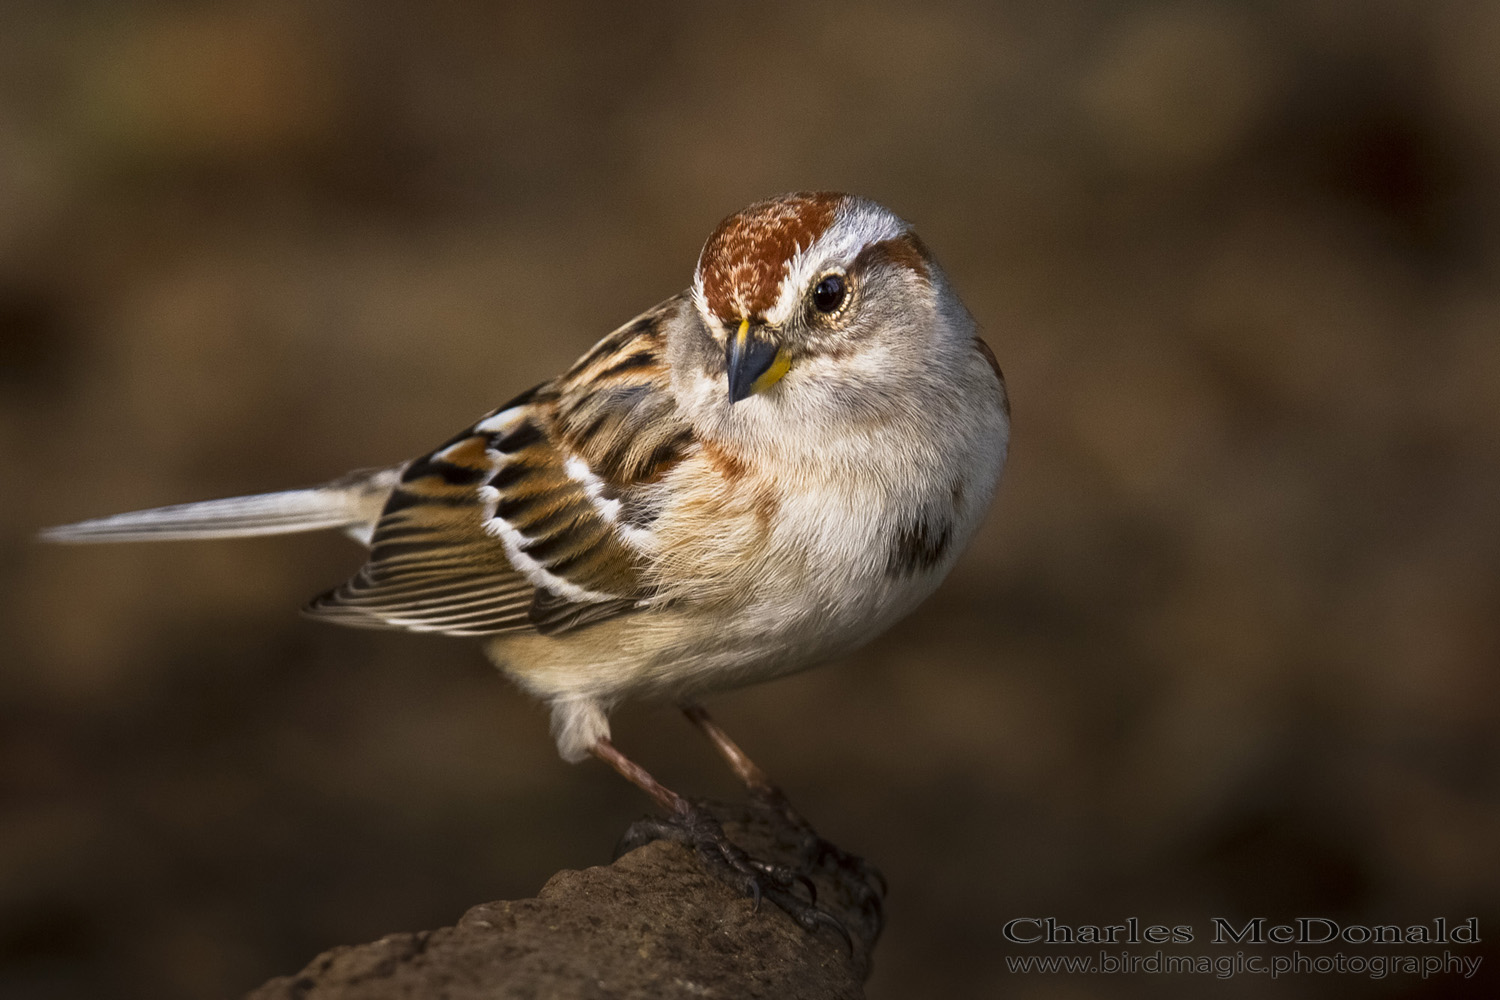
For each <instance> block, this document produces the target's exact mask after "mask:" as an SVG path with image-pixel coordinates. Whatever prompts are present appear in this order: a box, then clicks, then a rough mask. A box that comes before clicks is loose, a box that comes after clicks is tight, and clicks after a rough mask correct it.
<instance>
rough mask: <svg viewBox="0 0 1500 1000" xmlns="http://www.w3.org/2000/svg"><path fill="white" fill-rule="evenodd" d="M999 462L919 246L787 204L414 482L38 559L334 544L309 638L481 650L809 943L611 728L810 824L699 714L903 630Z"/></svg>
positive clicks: (763, 207)
mask: <svg viewBox="0 0 1500 1000" xmlns="http://www.w3.org/2000/svg"><path fill="white" fill-rule="evenodd" d="M1008 435H1009V405H1008V403H1007V399H1006V392H1005V383H1004V380H1003V378H1002V376H1001V374H1000V368H999V366H998V365H997V364H996V362H995V357H994V355H993V354H992V353H991V352H990V350H989V348H988V347H987V346H986V345H985V344H984V342H983V341H982V340H980V339H979V337H978V336H977V335H976V331H975V324H974V320H973V318H972V317H971V316H970V315H969V313H968V311H967V310H966V309H965V308H964V306H963V304H962V303H961V302H960V301H959V299H958V296H957V295H956V294H955V293H954V291H953V289H952V287H951V286H950V285H949V283H948V280H947V278H946V277H945V275H944V274H943V272H942V270H941V269H939V267H938V265H937V263H936V262H935V261H934V260H933V258H932V256H931V254H930V253H929V252H928V250H927V248H926V247H925V246H924V245H923V244H922V242H921V241H920V240H919V239H918V238H917V236H916V234H915V233H914V232H912V230H911V227H910V226H908V225H907V223H905V222H903V221H902V220H901V219H899V218H897V217H896V216H895V215H894V214H892V213H891V212H890V211H888V210H886V209H885V208H882V207H881V206H879V205H877V204H875V203H874V202H871V201H867V200H865V199H862V198H857V197H853V196H850V195H846V194H837V193H827V192H818V193H797V194H788V195H783V196H781V197H777V198H772V199H770V200H768V201H762V202H758V203H756V204H754V205H751V206H749V207H748V208H746V209H744V210H743V211H740V212H737V213H735V214H734V215H731V216H730V217H729V218H727V219H725V220H724V221H723V222H722V223H720V224H719V226H718V228H717V229H715V230H714V231H713V234H712V235H710V236H709V238H708V242H707V243H705V244H704V247H703V250H702V252H701V254H700V255H699V257H698V266H697V269H696V271H695V273H694V275H693V283H692V287H691V288H689V289H688V290H687V291H684V292H682V293H681V294H678V295H674V296H673V297H671V298H669V299H667V300H666V301H665V302H663V303H661V304H660V305H658V306H656V307H654V308H653V309H651V310H649V311H647V312H645V313H643V314H642V315H641V316H639V317H637V318H636V319H634V320H632V321H630V322H629V323H627V324H626V325H625V326H623V327H621V328H620V329H618V330H616V331H615V332H614V333H611V334H610V335H609V336H607V337H605V338H604V339H603V340H601V341H600V342H599V343H598V344H596V345H595V346H594V347H593V349H591V350H590V351H589V352H588V353H587V354H585V355H584V356H583V357H582V358H581V359H579V361H578V362H577V363H576V364H575V365H574V366H573V367H572V368H571V369H569V370H568V371H567V372H565V373H563V374H562V375H560V376H558V377H557V378H554V379H552V380H551V381H549V382H545V383H543V384H542V385H539V386H537V387H535V388H533V389H530V390H528V391H526V392H524V393H522V394H521V395H520V396H518V397H516V398H515V399H513V400H511V401H510V402H509V403H507V404H505V405H504V406H502V407H500V408H499V409H498V410H495V411H494V412H492V413H490V414H489V415H487V416H485V417H484V418H482V419H481V420H479V421H478V422H477V423H475V424H474V425H473V426H471V427H469V428H468V429H466V430H464V431H463V432H461V433H460V434H458V435H457V436H456V437H454V438H452V439H451V440H449V441H448V442H447V443H445V444H443V445H442V446H441V447H439V448H437V449H436V450H435V451H433V452H431V453H429V454H427V455H424V456H422V457H421V458H417V459H414V460H412V461H409V462H404V463H401V464H399V465H395V466H392V467H390V468H384V469H376V470H366V471H360V472H355V473H351V474H350V475H347V476H345V477H343V478H341V479H338V480H335V481H333V482H331V483H327V484H325V485H323V486H317V487H313V488H311V489H301V490H290V491H286V492H280V493H268V494H262V495H259V496H249V497H237V498H231V499H225V500H210V501H207V502H203V503H190V504H181V505H177V506H172V507H162V508H158V509H155V510H146V511H140V512H136V513H128V514H118V515H115V516H113V517H105V518H100V519H98V520H91V521H83V522H81V523H78V524H73V525H68V526H65V527H59V528H52V529H49V530H47V531H45V532H44V533H43V537H45V538H47V539H50V540H52V541H58V542H105V541H124V540H164V539H184V538H221V537H228V536H238V535H261V534H282V533H290V532H298V531H312V530H318V529H324V528H337V529H341V530H343V531H344V532H346V533H348V534H349V535H351V536H353V537H354V538H356V539H358V540H359V541H361V542H363V543H364V544H366V545H368V546H369V550H370V551H369V557H368V560H367V561H366V563H365V565H364V566H363V568H362V569H360V571H359V572H358V573H357V574H356V575H355V576H354V578H353V579H351V580H350V581H349V582H347V583H345V584H344V585H343V586H341V587H338V588H337V589H335V590H332V591H330V592H329V593H327V594H324V595H323V596H321V597H319V598H317V599H316V600H314V601H313V602H312V603H311V604H310V605H309V606H308V607H307V613H308V614H310V615H312V616H314V617H317V618H323V619H326V620H329V621H333V622H339V623H341V624H345V625H354V626H359V627H364V628H392V629H408V630H411V631H416V632H439V633H443V634H446V635H453V636H465V637H468V636H472V637H475V638H478V639H480V640H481V641H482V642H483V643H484V647H485V650H486V652H487V653H488V654H489V656H490V658H491V659H492V660H493V661H494V662H495V664H496V665H497V666H498V667H499V668H500V670H501V671H503V672H504V673H505V674H507V675H508V676H509V677H511V678H512V679H513V680H514V681H515V682H516V683H517V684H519V685H520V686H521V687H523V688H524V689H526V690H527V691H529V692H531V693H532V694H533V695H535V696H537V697H538V698H541V699H543V700H545V701H546V702H547V703H548V704H549V705H550V706H551V709H552V729H553V734H554V735H555V737H556V739H557V747H558V750H559V751H560V752H561V754H562V756H563V757H564V758H565V759H566V760H569V761H578V760H582V759H583V758H584V757H586V756H588V755H590V754H592V755H594V756H595V757H598V758H599V759H601V760H603V761H605V762H606V763H608V764H610V765H611V766H612V767H614V768H615V769H616V770H617V771H619V772H620V773H621V774H622V775H624V776H625V777H626V778H628V779H629V780H630V781H632V782H634V783H635V784H636V785H638V786H639V787H640V788H642V789H643V790H645V791H646V792H647V793H648V794H649V795H651V797H652V798H654V799H655V800H656V801H657V802H658V803H659V804H660V805H661V806H662V807H663V808H665V809H666V810H667V811H668V813H669V815H670V816H671V817H672V819H671V820H670V821H669V823H671V824H674V825H675V829H676V832H677V835H679V836H682V837H683V838H684V839H687V840H689V841H690V842H692V843H693V844H694V845H695V846H697V847H698V849H699V851H700V853H701V854H702V855H703V856H704V857H705V858H706V859H707V860H709V861H710V862H712V863H713V865H714V866H715V867H716V869H717V870H718V871H720V873H721V874H723V875H725V876H726V877H728V878H729V879H730V880H731V881H733V882H735V883H736V884H737V885H739V886H740V887H741V888H742V889H744V890H745V891H747V892H751V893H753V894H755V895H756V896H757V898H759V896H760V895H761V894H762V893H765V894H766V895H768V896H769V897H770V898H772V899H773V900H774V901H775V902H777V903H778V904H779V905H781V906H782V907H783V908H784V909H786V910H787V911H788V912H789V913H791V914H792V915H793V916H794V917H796V918H797V919H798V920H799V922H801V923H802V924H803V925H804V926H806V927H809V928H811V927H814V926H816V925H817V924H819V923H825V924H826V923H829V922H831V918H828V917H827V915H826V914H824V913H823V912H822V911H821V910H818V909H817V908H816V907H815V906H813V905H810V904H808V903H804V902H802V900H801V899H800V897H797V896H795V895H794V894H793V893H791V892H790V884H791V881H793V880H794V879H795V878H796V876H795V875H789V873H787V872H786V871H785V870H778V869H776V868H774V867H773V866H769V865H764V864H761V863H759V862H756V861H754V860H753V859H750V858H748V856H746V855H745V854H744V852H742V851H740V850H739V849H738V848H737V847H735V846H734V845H733V844H731V843H729V842H728V841H727V839H725V837H724V835H723V832H722V830H720V829H719V828H718V826H717V824H716V823H714V822H713V820H712V819H711V818H710V817H708V816H707V815H706V813H704V812H703V810H702V809H701V808H700V807H698V806H696V805H694V804H692V803H690V802H689V801H688V800H686V799H684V798H683V797H682V796H680V795H678V794H677V793H675V792H673V791H671V790H669V789H667V788H665V787H663V786H662V785H661V784H660V783H658V782H657V781H655V780H654V779H653V778H652V777H651V776H650V775H649V774H648V773H647V772H646V771H645V770H643V769H642V768H641V767H639V766H638V765H636V764H635V763H634V762H632V761H630V760H629V759H628V758H626V757H625V756H624V755H623V754H621V753H620V751H619V750H617V749H616V748H615V746H614V745H613V744H612V743H611V742H610V730H609V712H610V710H611V709H612V708H613V707H614V706H615V705H617V704H618V703H619V702H621V701H622V700H624V699H627V698H636V697H659V698H669V699H674V700H676V701H677V702H679V703H680V704H682V705H683V706H684V708H685V710H686V712H687V715H688V717H689V718H690V719H692V720H693V721H694V722H695V723H696V724H697V725H698V726H699V727H700V728H701V729H703V731H704V732H705V733H706V734H707V735H708V736H709V738H710V739H711V740H712V742H713V743H714V745H715V746H716V747H717V748H718V750H719V751H720V752H721V753H722V754H723V755H724V756H725V758H726V759H727V760H728V761H729V763H730V764H731V766H732V767H733V768H734V769H735V771H736V773H737V774H738V775H739V776H740V778H741V779H742V780H743V781H744V782H745V783H746V784H747V785H748V786H749V787H750V788H751V790H752V791H753V792H754V793H756V794H757V795H758V796H761V797H763V798H769V799H770V800H772V801H773V802H775V803H776V804H777V806H778V808H779V809H780V811H781V812H782V814H783V815H784V816H787V817H790V818H792V819H794V820H795V821H797V822H801V821H800V819H798V818H796V816H795V813H793V812H792V811H791V809H790V807H789V806H786V804H785V800H784V799H782V798H781V797H780V794H779V793H778V792H777V791H776V790H775V789H774V787H773V786H772V785H771V783H770V781H769V780H768V779H767V778H766V776H765V775H764V774H763V773H762V772H761V771H760V770H759V769H758V768H756V767H755V765H754V764H753V763H751V762H750V760H749V759H748V758H747V757H746V756H745V755H744V754H743V753H742V752H741V751H740V750H739V748H738V747H736V746H735V745H734V744H733V742H731V741H730V740H729V738H728V737H727V736H726V735H725V734H724V733H723V731H722V730H720V729H719V728H718V727H717V726H716V725H715V724H714V723H713V722H712V720H710V719H709V718H708V716H707V714H706V713H704V711H703V710H702V708H701V707H699V706H698V704H697V701H696V700H697V699H698V698H700V697H701V696H703V695H704V694H706V693H709V692H713V691H716V690H720V689H723V688H728V687H733V686H737V685H742V684H748V683H753V682H756V681H763V680H767V679H769V678H772V677H777V676H780V675H783V674H787V673H791V672H793V671H797V670H801V669H803V668H805V667H808V666H811V665H813V664H815V663H817V662H818V661H820V660H824V659H827V658H828V657H831V656H834V655H836V654H838V653H841V652H844V651H846V650H850V649H853V648H855V647H856V646H859V645H860V644H861V643H864V642H866V641H867V640H869V639H870V638H871V637H873V636H874V635H876V634H877V633H879V632H880V631H882V630H883V629H885V628H886V627H887V626H889V625H890V624H891V623H892V622H894V621H895V620H896V619H898V618H900V617H901V616H902V615H903V614H905V613H906V612H908V611H910V610H911V609H912V608H913V607H914V606H915V605H916V604H917V603H918V602H919V601H921V600H922V599H923V598H925V597H926V596H927V595H928V594H929V593H931V592H932V590H933V589H934V588H935V587H936V586H937V584H938V582H939V581H940V580H941V579H942V578H943V576H944V575H945V574H946V573H947V572H948V569H949V568H950V567H951V566H952V565H953V562H954V560H955V558H956V557H957V555H958V553H959V551H960V550H961V549H962V548H963V546H964V544H965V543H966V542H967V541H968V539H969V537H970V536H971V535H972V534H973V532H974V530H975V528H976V527H977V525H978V524H979V521H980V518H981V517H982V515H983V514H984V512H985V509H986V507H987V506H988V505H989V502H990V499H991V496H992V494H993V492H994V489H995V485H996V482H997V480H998V478H999V475H1000V470H1001V466H1002V464H1003V463H1004V460H1005V452H1006V444H1007V439H1008ZM684 831H685V832H684ZM657 832H660V831H657ZM834 850H836V849H832V848H831V846H828V845H826V844H825V845H824V849H823V852H822V853H823V856H825V857H826V856H827V855H828V853H829V852H830V851H834ZM850 857H851V856H843V857H842V858H840V860H843V861H848V860H849V858H850Z"/></svg>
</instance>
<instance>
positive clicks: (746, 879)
mask: <svg viewBox="0 0 1500 1000" xmlns="http://www.w3.org/2000/svg"><path fill="white" fill-rule="evenodd" d="M653 840H670V841H674V842H676V843H679V844H685V845H687V846H688V847H691V848H693V850H694V851H696V852H697V854H698V857H699V858H701V859H702V860H703V863H704V866H705V867H707V868H708V870H709V871H710V872H712V873H713V874H714V876H715V877H717V878H718V879H719V880H720V881H721V882H724V883H725V884H726V885H729V886H730V887H731V888H733V889H735V890H737V891H739V892H741V893H743V894H744V895H746V896H749V897H750V898H751V899H752V900H754V901H755V907H756V909H759V908H760V902H761V900H762V899H769V900H770V901H771V902H772V903H774V904H776V906H777V907H778V908H779V909H781V910H782V911H783V912H785V913H786V914H787V916H789V917H791V918H792V920H794V921H795V922H796V923H797V924H798V926H800V927H802V928H803V929H804V930H807V931H813V932H815V931H817V930H818V929H819V928H820V927H826V928H828V929H829V930H831V931H833V932H834V933H835V934H837V935H838V936H839V937H840V938H841V939H842V940H843V942H844V946H845V948H846V949H848V951H849V954H850V955H851V956H852V955H853V953H854V940H853V938H851V937H850V935H849V930H848V928H847V927H845V926H844V923H843V921H841V920H839V919H838V918H837V917H835V916H833V915H832V914H831V913H829V912H828V911H827V910H824V909H821V908H819V906H818V890H817V888H816V887H815V886H814V885H813V882H812V879H810V878H808V876H807V875H806V874H804V873H803V872H800V871H798V870H796V869H793V868H790V867H788V866H786V865H780V864H775V863H772V862H768V861H762V860H759V859H757V858H754V857H751V856H750V854H749V853H747V852H746V851H745V850H744V849H743V848H741V847H740V846H739V845H738V844H736V843H734V841H732V840H730V839H729V837H728V835H727V834H725V832H724V827H723V826H722V825H720V823H719V821H718V820H717V819H715V818H714V816H713V815H712V814H711V813H709V811H708V810H707V809H706V808H704V807H703V806H702V805H701V804H699V803H685V807H684V808H682V809H680V810H678V811H676V812H675V813H674V814H672V815H670V816H669V817H666V818H662V817H655V816H648V817H646V818H644V819H640V820H637V821H636V822H634V823H632V824H631V825H630V828H629V829H628V830H626V831H625V835H624V836H623V837H622V838H621V839H620V844H619V847H618V848H617V850H616V854H617V855H619V854H624V853H625V852H627V851H632V850H634V849H635V848H637V847H640V846H642V845H644V844H648V843H650V842H651V841H653ZM829 846H830V847H832V845H831V844H830V845H829ZM835 850H837V848H835ZM799 886H800V887H801V888H802V889H804V890H805V891H806V893H807V898H806V899H803V898H802V896H800V895H798V894H797V892H796V891H795V890H796V889H797V888H798V887H799Z"/></svg>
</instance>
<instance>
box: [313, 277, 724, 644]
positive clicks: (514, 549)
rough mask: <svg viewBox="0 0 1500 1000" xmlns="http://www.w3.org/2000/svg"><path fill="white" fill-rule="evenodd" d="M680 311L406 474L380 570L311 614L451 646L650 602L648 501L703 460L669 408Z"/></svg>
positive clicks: (599, 349)
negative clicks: (670, 330)
mask: <svg viewBox="0 0 1500 1000" xmlns="http://www.w3.org/2000/svg"><path fill="white" fill-rule="evenodd" d="M686 302H687V300H686V296H685V295H679V296H676V297H674V298H672V299H669V300H667V301H666V302H664V303H662V304H661V305H659V306H657V307H656V308H655V309H652V310H651V311H650V312H647V313H645V314H643V315H642V316H640V317H639V318H637V319H636V320H634V321H633V322H631V323H629V324H627V325H626V326H624V327H621V328H620V329H619V330H616V331H615V332H614V333H612V334H610V335H609V336H608V337H606V338H604V339H603V340H602V341H600V342H599V344H597V345H596V346H595V347H594V348H593V349H592V350H591V351H590V352H589V353H588V354H586V355H584V357H583V358H582V359H580V360H579V362H578V363H577V364H576V365H575V366H574V367H573V368H572V369H571V370H569V371H568V372H567V373H566V374H564V375H563V376H561V377H560V378H558V379H555V380H554V381H552V382H549V383H546V384H544V385H541V386H538V387H537V388H535V389H533V390H531V391H530V392H528V393H525V394H524V395H522V396H520V397H518V398H517V399H516V400H513V401H512V402H511V403H509V404H507V405H506V406H504V407H502V408H501V409H499V410H496V411H495V412H494V413H492V414H490V415H489V416H487V417H485V418H484V419H482V420H480V421H479V422H478V423H476V424H475V425H474V426H472V427H470V428H469V429H468V430H466V431H465V432H464V433H462V434H460V435H458V436H457V437H455V438H454V439H452V440H451V441H449V442H448V443H447V444H445V445H444V446H443V447H441V448H439V449H438V450H436V451H434V452H432V453H431V454H429V455H427V456H425V457H423V458H420V459H417V460H416V461H413V462H411V463H410V464H409V465H407V466H406V467H405V468H404V469H403V470H402V472H401V477H400V481H399V482H398V483H397V484H396V486H395V488H394V489H393V490H392V492H391V495H390V499H389V500H388V501H387V502H386V505H385V509H384V512H383V513H382V515H381V517H380V521H379V523H378V524H377V525H376V527H375V532H374V536H373V538H372V540H371V550H370V557H369V561H368V562H367V563H366V564H365V565H364V567H363V568H362V569H361V570H360V571H359V573H358V574H356V575H355V576H354V578H353V579H351V580H350V581H349V582H347V583H345V584H344V585H343V586H341V587H338V588H337V589H335V590H332V591H330V592H329V593H327V594H324V595H323V596H322V597H319V598H318V599H316V600H315V601H313V602H312V603H311V604H310V605H309V606H308V608H307V611H308V613H309V614H311V615H314V616H316V617H319V618H325V619H330V620H333V621H337V622H340V623H343V624H347V625H357V626H363V627H367V628H397V629H407V630H410V631H417V632H440V633H444V634H447V635H467V636H478V635H494V634H498V633H503V632H515V631H522V630H527V629H534V630H536V631H539V632H541V633H543V634H553V633H557V632H562V631H566V630H568V629H572V628H578V627H580V626H583V625H586V624H589V623H591V622H595V621H599V620H601V619H603V618H607V617H610V616H613V615H617V614H621V613H623V612H626V611H629V610H631V609H633V608H636V607H639V606H641V605H642V604H644V603H646V602H649V601H650V599H651V596H652V595H651V592H650V588H649V587H648V586H647V585H646V584H645V583H643V580H642V576H643V573H642V571H643V568H644V566H645V563H646V561H647V560H648V559H649V558H650V533H649V530H648V528H649V523H650V520H651V519H652V517H653V511H652V502H651V494H652V493H653V491H652V489H651V486H652V484H653V483H655V482H657V481H658V480H659V479H660V478H661V476H662V475H664V474H665V472H666V470H667V469H668V468H669V467H670V466H671V465H673V464H675V463H676V462H678V461H680V460H681V459H682V457H684V455H685V454H686V453H687V451H688V450H689V449H690V448H692V447H695V443H694V440H693V435H692V433H691V431H690V429H689V427H688V425H687V424H686V423H685V422H684V421H683V419H682V418H681V417H680V416H679V414H678V411H677V407H676V403H675V401H674V399H673V397H672V394H671V386H670V382H669V380H668V375H667V364H666V357H665V349H666V334H665V329H664V327H665V325H666V324H668V323H670V322H672V321H673V320H674V319H675V318H676V317H678V316H679V315H680V313H681V311H682V310H683V309H684V308H690V306H686Z"/></svg>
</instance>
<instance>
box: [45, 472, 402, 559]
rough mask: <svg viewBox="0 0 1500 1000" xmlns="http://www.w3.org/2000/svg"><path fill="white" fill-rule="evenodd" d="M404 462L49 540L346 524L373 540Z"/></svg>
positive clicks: (63, 529) (82, 528) (156, 511)
mask: <svg viewBox="0 0 1500 1000" xmlns="http://www.w3.org/2000/svg"><path fill="white" fill-rule="evenodd" d="M400 471H401V470H400V467H396V468H390V469H376V470H364V471H361V472H354V473H350V474H349V475H347V476H345V477H343V478H342V479H338V480H335V481H334V482H331V483H327V484H325V485H323V486H314V487H311V488H309V489H301V490H284V491H282V492H280V493H260V494H256V495H254V496H245V497H228V498H226V499H223V500H204V501H201V502H199V503H182V504H173V505H172V506H170V507H156V508H153V509H151V510H137V511H131V512H130V513H126V514H114V515H111V516H110V517H100V518H95V519H93V520H90V521H79V522H78V523H76V524H64V525H61V526H59V527H56V528H46V529H44V530H43V531H41V532H40V535H39V537H40V538H41V539H42V540H44V541H48V542H64V543H77V544H82V543H88V542H158V541H161V542H164V541H177V540H182V539H194V538H244V537H249V536H252V535H287V534H292V533H294V532H300V531H318V530H322V529H326V528H342V529H343V530H344V531H345V532H347V533H348V534H350V535H351V536H353V537H354V538H355V539H357V540H359V541H361V542H365V543H366V544H368V542H369V538H370V534H371V532H372V531H373V530H374V527H375V522H376V521H377V520H379V519H380V512H381V510H382V509H383V508H384V506H385V501H386V498H387V497H388V496H389V495H390V492H391V489H392V488H393V487H394V486H395V484H396V480H397V478H398V476H399V474H400Z"/></svg>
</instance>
